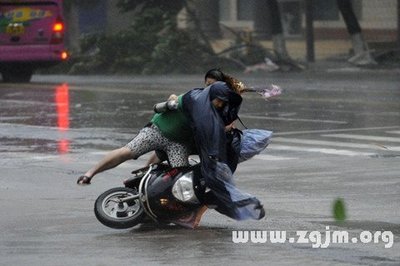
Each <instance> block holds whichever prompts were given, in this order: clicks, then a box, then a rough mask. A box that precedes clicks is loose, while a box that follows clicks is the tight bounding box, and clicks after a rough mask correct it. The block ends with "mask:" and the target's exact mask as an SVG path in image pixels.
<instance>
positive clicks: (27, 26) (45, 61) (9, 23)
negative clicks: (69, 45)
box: [0, 0, 68, 82]
mask: <svg viewBox="0 0 400 266" xmlns="http://www.w3.org/2000/svg"><path fill="white" fill-rule="evenodd" d="M62 10H63V6H62V0H47V1H44V0H23V1H21V0H4V1H3V0H2V1H0V72H1V74H2V76H3V81H4V82H29V81H30V80H31V77H32V74H33V72H34V71H35V69H37V68H41V67H49V66H52V65H55V64H57V63H60V62H62V61H63V60H66V59H67V57H68V54H67V52H66V50H65V46H64V32H65V24H64V20H63V12H62Z"/></svg>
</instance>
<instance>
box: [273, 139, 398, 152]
mask: <svg viewBox="0 0 400 266" xmlns="http://www.w3.org/2000/svg"><path fill="white" fill-rule="evenodd" d="M276 142H279V143H294V144H307V145H323V146H335V147H344V148H356V149H372V150H391V151H400V147H399V146H387V147H386V146H385V147H382V146H381V145H377V144H372V143H371V144H363V143H348V142H339V141H324V140H310V139H298V138H282V137H276V138H273V139H272V143H276Z"/></svg>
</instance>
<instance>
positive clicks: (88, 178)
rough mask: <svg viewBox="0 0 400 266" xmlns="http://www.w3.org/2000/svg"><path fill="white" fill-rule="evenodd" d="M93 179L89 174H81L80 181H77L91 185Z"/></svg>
mask: <svg viewBox="0 0 400 266" xmlns="http://www.w3.org/2000/svg"><path fill="white" fill-rule="evenodd" d="M91 179H92V178H91V177H88V176H85V175H81V176H80V177H79V178H78V181H77V182H76V183H77V184H78V185H89V184H90V180H91Z"/></svg>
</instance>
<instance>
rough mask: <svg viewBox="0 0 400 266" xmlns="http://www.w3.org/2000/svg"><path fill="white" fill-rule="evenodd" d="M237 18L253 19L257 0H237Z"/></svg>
mask: <svg viewBox="0 0 400 266" xmlns="http://www.w3.org/2000/svg"><path fill="white" fill-rule="evenodd" d="M236 5H237V19H238V20H253V19H254V11H253V10H254V5H255V0H237V2H236Z"/></svg>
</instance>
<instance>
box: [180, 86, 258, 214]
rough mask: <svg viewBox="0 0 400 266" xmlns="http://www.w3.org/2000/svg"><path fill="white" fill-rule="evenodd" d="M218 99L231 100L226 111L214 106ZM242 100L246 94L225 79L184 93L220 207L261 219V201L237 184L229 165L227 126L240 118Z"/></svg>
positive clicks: (204, 168)
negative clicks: (238, 91) (241, 189)
mask: <svg viewBox="0 0 400 266" xmlns="http://www.w3.org/2000/svg"><path fill="white" fill-rule="evenodd" d="M215 98H219V99H221V100H223V101H225V102H226V103H227V104H226V106H225V107H224V109H223V110H221V111H220V110H217V109H216V108H215V107H214V106H213V104H212V100H213V99H215ZM241 102H242V97H241V96H240V95H239V94H237V93H235V92H234V91H232V90H231V89H229V88H228V86H227V85H226V84H225V83H224V82H216V83H214V84H212V85H210V86H209V87H206V88H201V89H193V90H191V91H189V92H188V93H186V94H185V95H184V96H183V107H184V109H185V112H186V114H187V115H188V118H189V120H190V123H191V127H192V130H193V134H194V141H195V144H196V147H197V151H198V153H199V157H200V160H201V174H202V177H203V178H204V180H205V184H206V186H207V187H208V188H209V189H210V192H211V195H212V199H213V200H212V203H213V204H214V205H216V210H217V211H218V212H220V213H222V214H225V215H227V216H229V217H231V218H233V219H235V220H245V219H249V218H252V219H261V218H262V217H264V215H265V213H264V209H263V207H262V205H261V203H260V201H259V200H258V199H257V198H255V197H254V196H252V195H250V194H247V193H243V192H242V191H240V190H239V189H238V188H237V187H236V186H235V184H234V183H233V177H232V171H231V169H230V168H229V167H228V164H227V162H228V155H227V139H226V134H225V125H229V124H230V123H232V122H233V121H234V120H236V119H237V114H238V112H239V109H240V104H241Z"/></svg>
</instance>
